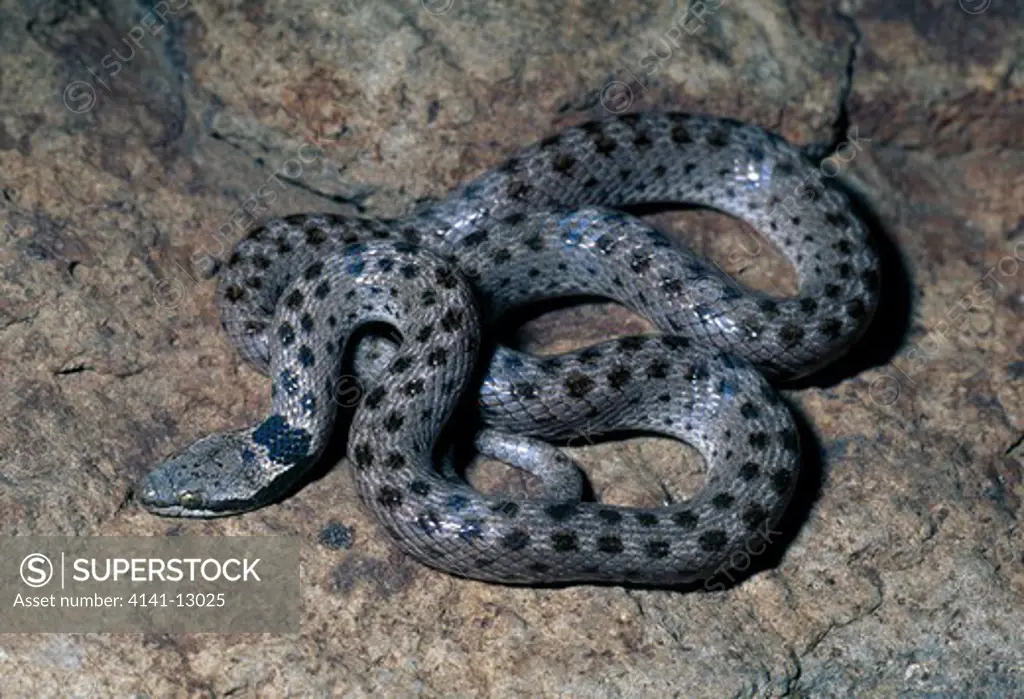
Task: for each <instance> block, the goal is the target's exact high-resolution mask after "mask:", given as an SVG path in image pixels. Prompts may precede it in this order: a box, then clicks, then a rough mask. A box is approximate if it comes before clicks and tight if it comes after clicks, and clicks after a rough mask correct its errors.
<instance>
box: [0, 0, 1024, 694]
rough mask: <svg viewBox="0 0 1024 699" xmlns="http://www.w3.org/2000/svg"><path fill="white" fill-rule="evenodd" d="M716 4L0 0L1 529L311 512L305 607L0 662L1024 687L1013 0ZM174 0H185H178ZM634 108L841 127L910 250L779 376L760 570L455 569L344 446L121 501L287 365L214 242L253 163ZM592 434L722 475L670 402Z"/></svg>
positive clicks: (75, 689)
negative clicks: (615, 577)
mask: <svg viewBox="0 0 1024 699" xmlns="http://www.w3.org/2000/svg"><path fill="white" fill-rule="evenodd" d="M691 5H692V6H691V7H690V8H689V9H687V8H686V7H685V4H684V3H660V2H653V1H642V0H637V1H636V2H630V3H615V4H614V5H612V4H608V3H604V4H603V3H585V2H574V3H552V2H542V1H541V0H519V2H516V3H506V4H502V3H469V2H466V1H465V0H423V1H422V2H421V3H418V2H412V1H402V0H383V1H374V0H342V1H341V2H340V3H305V2H298V1H297V0H286V1H285V2H282V3H271V4H263V3H259V2H239V3H225V2H219V1H216V0H215V1H214V2H203V3H189V2H187V0H168V3H148V2H147V3H138V4H133V3H120V4H110V3H106V2H96V3H93V4H85V3H69V2H32V3H13V2H12V3H4V4H0V185H2V190H0V385H2V388H3V390H0V412H2V414H3V415H4V416H5V417H4V420H3V422H2V423H0V424H2V429H0V534H3V535H28V534H71V535H79V536H95V535H107V536H113V535H123V534H146V535H157V536H161V535H166V534H203V535H212V536H219V535H242V534H248V535H262V534H288V535H293V536H296V537H298V538H299V540H300V541H301V542H302V569H301V579H302V586H303V619H302V627H301V632H300V633H298V634H294V635H272V634H257V635H235V636H224V635H208V634H207V635H180V636H172V635H166V634H145V635H142V636H138V635H130V634H112V635H100V634H85V635H77V634H51V635H43V634H38V635H31V634H29V635H7V636H4V637H3V638H0V695H2V696H151V697H160V696H227V695H230V696H325V697H326V696H343V697H360V696H413V695H415V696H430V697H433V696H456V697H470V696H524V697H525V696H566V697H569V696H594V697H648V696H649V697H666V696H680V697H682V696H686V697H703V696H707V697H721V696H750V697H754V696H756V697H768V696H815V697H829V696H837V697H838V696H897V695H899V696H929V697H944V696H949V697H953V696H986V697H988V696H1015V695H1019V693H1020V691H1021V690H1020V687H1021V685H1022V677H1021V673H1022V668H1024V638H1022V632H1021V629H1024V604H1022V596H1024V560H1022V555H1024V535H1022V533H1021V530H1020V528H1019V526H1018V519H1019V518H1020V515H1021V498H1022V497H1024V485H1022V465H1024V447H1022V438H1024V400H1022V397H1024V396H1022V394H1024V380H1022V379H1024V323H1022V322H1021V319H1022V316H1024V204H1022V202H1024V151H1022V150H1021V148H1022V144H1024V61H1022V50H1021V47H1024V21H1022V20H1024V10H1022V9H1021V6H1020V5H1019V4H1015V3H1012V2H1004V3H998V2H997V3H991V2H990V0H960V2H959V4H958V3H951V2H944V3H940V2H937V1H934V0H931V1H922V2H916V3H887V2H881V1H880V0H863V1H861V2H845V1H844V2H838V3H837V2H828V3H819V2H812V1H811V0H791V1H789V2H782V1H781V0H774V1H771V2H760V1H755V0H736V1H735V2H728V3H725V2H710V1H709V2H704V3H697V2H695V3H692V4H691ZM158 6H164V7H170V8H174V11H173V12H171V13H165V16H164V18H163V19H159V20H158V21H157V22H156V23H155V24H154V22H153V18H152V17H150V18H149V19H145V16H146V15H147V13H151V12H153V11H154V10H155V8H156V7H158ZM698 6H699V7H703V8H704V9H703V11H702V14H701V13H700V12H699V7H698ZM147 8H148V9H147ZM139 26H145V27H147V29H146V31H145V38H144V39H143V40H142V41H141V42H140V43H141V44H142V46H141V47H139V48H136V49H135V50H134V51H132V52H131V56H130V57H128V58H124V59H121V58H117V57H112V56H114V54H112V51H114V50H117V51H118V55H120V56H122V57H126V56H128V55H129V47H130V44H127V43H125V40H126V38H127V37H131V36H139V32H138V31H137V27H139ZM151 32H153V33H151ZM115 68H116V72H115ZM645 108H666V109H677V110H694V111H704V112H710V113H715V114H721V115H725V116H730V117H733V118H736V119H740V120H744V121H751V122H755V123H757V124H760V125H761V126H764V127H766V128H770V129H773V130H776V131H778V132H780V133H782V134H783V135H784V136H786V137H787V138H789V139H791V140H793V141H795V142H798V143H801V144H807V145H809V146H817V147H818V149H819V151H820V152H822V153H825V154H829V153H831V152H832V149H834V148H835V147H836V146H838V145H839V144H840V143H841V142H842V141H844V140H848V139H849V138H851V137H852V138H854V139H856V140H857V143H858V145H857V147H855V148H852V149H851V148H849V147H847V148H846V149H845V150H844V151H843V152H844V153H847V154H852V155H850V157H849V158H847V159H846V162H844V163H843V165H842V168H841V172H840V174H839V179H840V180H842V181H843V182H844V184H845V185H846V186H847V187H848V188H849V189H850V190H851V191H852V192H854V193H856V194H857V195H858V197H859V199H860V200H861V202H862V209H861V210H862V215H864V216H865V218H866V220H868V221H869V223H870V224H871V226H872V228H873V229H874V231H875V233H876V234H877V237H878V239H879V245H880V248H881V249H882V251H883V252H884V255H885V259H886V269H885V271H884V282H885V285H886V287H885V288H886V290H885V298H884V300H883V308H882V311H881V314H880V317H879V319H878V320H877V322H876V323H875V326H874V327H873V328H872V330H871V332H870V333H869V335H868V337H867V338H866V339H865V340H864V341H863V342H862V343H861V344H860V345H859V347H858V348H857V349H856V350H855V351H854V352H853V353H852V354H851V356H850V357H849V359H848V360H846V361H844V362H841V363H840V365H839V366H837V367H834V368H832V369H830V370H827V371H825V372H823V374H822V375H820V376H818V377H815V378H814V379H813V380H810V381H805V382H802V383H801V384H800V385H794V386H791V387H787V389H786V391H785V395H786V397H787V399H788V400H789V401H790V404H791V405H792V406H793V408H794V410H795V411H796V412H797V413H798V414H799V415H800V418H801V421H802V423H803V435H802V436H803V444H804V450H805V453H806V459H805V460H806V464H805V469H804V476H803V477H802V483H801V486H800V490H799V492H798V494H797V498H796V500H795V502H794V504H793V507H792V510H791V513H790V515H789V516H788V517H787V519H786V521H785V523H784V526H783V527H781V530H782V532H781V534H780V536H779V540H778V541H776V542H775V543H774V545H773V547H772V549H771V550H770V552H769V553H767V554H766V555H765V556H763V557H761V558H758V559H755V561H753V562H752V563H751V564H750V565H749V566H746V568H747V569H746V570H743V571H740V572H739V573H738V574H737V575H736V576H735V580H733V581H728V580H727V581H725V582H724V584H722V585H721V586H717V585H716V586H714V587H713V588H712V589H709V590H704V589H698V590H695V591H688V592H685V593H682V592H678V591H659V590H635V589H623V588H618V587H590V586H577V587H568V588H563V589H524V588H508V587H502V586H495V585H487V584H483V583H477V582H473V581H466V580H460V579H455V578H452V577H450V576H447V575H444V574H441V573H438V572H435V571H432V570H429V569H427V568H425V567H423V566H421V565H419V564H417V563H416V562H414V561H413V560H411V559H408V558H406V557H405V556H403V555H401V554H398V553H396V551H395V550H394V549H393V548H392V547H391V546H390V545H389V544H388V543H387V541H386V538H385V536H384V534H383V532H381V531H380V530H379V529H378V528H377V527H376V525H375V523H374V522H373V520H372V519H371V518H370V517H368V516H367V514H366V513H365V512H364V511H363V510H362V509H361V508H360V506H359V504H358V502H357V500H356V495H355V490H354V487H353V485H352V482H351V478H350V476H349V475H348V472H347V465H346V464H344V463H343V464H340V465H338V466H337V467H336V468H334V469H333V470H331V471H330V472H329V473H327V474H326V475H325V476H324V477H322V478H320V479H318V480H315V481H314V482H312V483H310V484H308V485H307V486H306V487H305V488H303V489H302V490H301V491H300V492H299V493H297V494H296V495H295V496H294V497H292V498H290V499H288V500H286V501H285V502H283V503H281V504H279V505H275V506H272V507H269V508H266V509H263V510H260V511H258V512H254V513H251V514H247V515H244V516H240V517H235V518H227V519H221V520H214V521H170V520H164V519H159V518H155V517H152V516H149V515H147V514H146V513H144V512H143V511H141V509H140V508H139V507H138V506H137V505H136V504H135V503H134V501H133V500H132V498H131V487H132V485H133V484H134V483H135V482H136V481H137V479H138V478H139V477H140V476H141V475H142V474H143V473H144V472H145V470H146V469H147V468H148V467H149V466H150V465H152V464H154V463H155V462H157V461H158V460H160V459H161V458H162V457H165V456H167V455H169V454H170V453H172V452H174V451H175V450H177V449H179V448H181V447H183V446H185V445H186V444H187V443H189V442H190V441H191V440H192V439H194V438H196V437H198V436H201V435H203V434H206V433H209V432H211V431H214V430H218V429H222V428H225V427H228V426H240V425H243V424H246V423H248V422H252V421H254V420H256V419H257V417H258V416H259V415H260V414H261V411H262V410H264V409H265V407H266V405H267V402H268V387H267V384H266V381H265V380H263V379H262V377H260V376H259V375H258V374H257V373H256V372H255V371H253V370H251V369H250V368H248V367H247V366H245V365H244V364H243V363H242V362H241V360H240V359H239V358H238V357H237V356H236V355H235V354H234V353H233V352H232V350H231V348H230V347H229V346H228V344H227V342H226V340H225V338H224V337H223V335H222V334H221V333H220V332H219V324H218V321H217V317H216V312H215V309H214V306H213V286H214V285H213V282H212V281H210V280H208V279H206V278H204V275H203V274H202V272H203V267H204V264H206V263H205V262H204V257H203V256H204V253H208V254H212V255H218V254H222V253H223V251H224V250H225V249H226V246H227V245H229V244H230V242H232V241H233V240H235V239H237V238H238V237H240V236H241V234H242V228H243V227H244V225H245V224H246V223H247V221H245V220H244V218H243V217H239V216H237V215H236V214H237V212H238V211H239V210H240V206H241V205H242V203H243V202H244V201H245V200H246V199H247V198H249V197H250V196H252V195H253V193H254V192H256V191H257V189H258V188H259V187H261V186H262V185H265V184H269V186H270V187H272V188H273V191H274V192H276V195H275V196H274V197H273V199H272V200H271V201H267V202H266V204H267V209H266V214H268V215H269V214H274V215H279V214H286V213H294V212H301V211H312V210H322V211H335V212H343V213H363V214H365V215H396V214H399V213H401V212H402V211H406V210H408V209H409V208H410V207H411V206H412V205H413V203H414V202H415V201H416V200H417V199H418V198H422V197H437V196H440V195H442V194H444V193H445V192H446V191H448V190H449V189H450V188H452V187H453V186H455V185H456V184H457V183H458V182H459V181H462V180H465V179H466V178H468V177H471V176H473V175H474V174H476V173H478V172H480V171H481V170H483V169H484V168H486V167H488V166H490V165H492V164H495V163H497V162H499V161H500V160H501V159H502V157H503V156H504V155H506V154H507V153H509V152H511V151H512V150H514V149H516V148H517V147H519V146H520V145H523V144H525V143H527V142H530V141H532V140H535V139H537V138H540V137H542V136H544V135H546V134H548V133H551V132H552V131H555V130H557V129H559V128H561V127H563V126H565V125H568V124H571V123H576V122H578V121H582V120H584V119H586V118H590V117H594V116H600V115H602V114H604V113H606V112H607V111H623V110H625V109H628V110H638V109H645ZM300 149H304V150H300ZM310 153H315V154H316V157H315V158H312V162H307V163H300V164H299V167H298V168H296V163H297V162H298V160H297V158H298V157H299V155H300V154H304V155H306V156H308V155H309V154H310ZM654 220H656V221H657V222H658V223H659V224H662V225H664V226H666V227H669V228H671V229H673V230H674V231H676V232H678V234H679V235H680V237H681V238H683V239H685V240H687V241H689V242H690V243H691V244H693V245H695V246H696V247H697V248H698V249H699V250H701V251H702V252H705V253H707V254H709V255H711V256H712V257H713V258H714V259H716V260H717V261H719V262H720V264H722V266H723V267H724V268H726V269H727V270H728V271H730V272H731V273H733V274H734V275H735V276H736V277H737V279H739V280H740V281H742V282H744V283H747V284H750V285H751V286H756V287H758V288H763V289H774V290H777V291H779V292H780V293H784V292H785V291H786V290H787V289H791V288H792V275H791V272H790V271H789V270H788V269H787V267H786V265H785V264H784V263H782V262H781V260H780V258H779V257H778V256H776V255H774V254H773V253H771V252H770V251H768V250H765V251H764V252H760V253H758V254H755V255H746V254H743V253H742V250H743V249H745V248H744V247H743V246H744V245H745V236H748V235H749V231H747V229H746V228H745V227H744V226H742V225H741V224H738V223H737V222H735V221H733V220H731V219H729V218H727V217H725V216H722V215H718V214H714V213H708V212H681V213H672V214H671V215H667V214H659V215H658V216H656V217H654ZM748 247H749V246H748ZM738 251H739V252H738ZM643 327H644V326H643V323H642V322H641V321H639V320H638V319H635V318H632V317H630V316H628V314H625V313H620V312H616V311H614V310H613V311H609V309H608V308H607V307H605V306H600V305H593V306H588V307H584V308H581V309H573V310H565V311H558V312H556V313H552V314H549V315H546V316H543V317H541V318H538V319H535V320H533V321H531V322H530V323H528V324H527V325H526V326H525V328H524V330H523V331H522V333H521V334H520V336H519V340H520V341H521V343H522V344H523V346H526V347H530V348H532V349H537V350H538V351H544V352H554V351H560V350H563V349H566V348H568V347H572V346H579V345H582V344H587V343H588V342H592V341H595V340H597V339H601V338H604V337H608V336H610V335H615V334H625V333H628V332H634V331H637V330H642V329H643ZM573 452H574V454H576V455H578V456H579V457H580V458H581V459H582V460H583V461H584V462H585V463H586V464H588V466H589V467H590V469H591V471H590V475H591V478H592V481H593V482H594V486H595V490H596V491H597V492H598V493H599V494H600V495H602V496H603V497H605V498H606V499H608V500H609V501H616V502H641V501H645V499H647V500H650V499H651V498H654V499H655V501H656V499H657V497H658V496H659V493H660V492H661V491H660V490H659V488H660V483H665V484H667V486H668V487H669V488H670V489H671V490H674V491H676V492H677V494H679V495H685V492H686V489H691V490H692V489H693V488H695V487H697V486H698V485H699V482H700V474H699V469H698V467H699V460H695V459H689V458H684V459H682V462H681V463H680V453H692V452H689V451H688V450H687V449H686V448H683V447H680V445H678V444H674V443H672V442H669V441H667V440H644V439H636V440H628V441H625V442H622V443H610V444H609V443H604V444H600V445H594V446H591V445H587V444H581V445H580V446H579V447H578V448H574V449H573ZM492 475H494V476H495V478H496V481H497V482H499V483H501V482H502V478H503V476H502V474H500V473H499V474H492ZM485 480H486V479H485ZM506 482H507V479H506ZM513 485H514V484H513Z"/></svg>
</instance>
